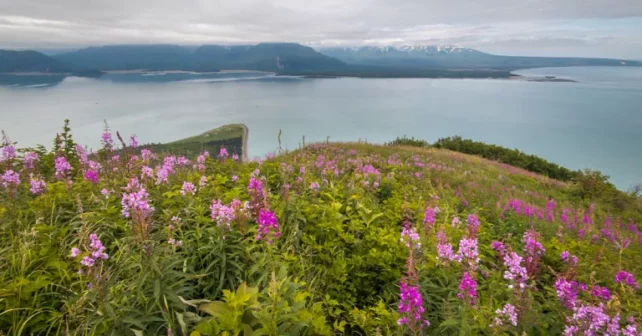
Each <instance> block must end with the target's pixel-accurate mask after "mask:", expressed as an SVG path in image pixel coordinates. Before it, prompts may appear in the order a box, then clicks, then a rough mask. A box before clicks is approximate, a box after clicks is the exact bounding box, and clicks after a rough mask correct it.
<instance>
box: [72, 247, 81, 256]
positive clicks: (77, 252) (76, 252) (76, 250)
mask: <svg viewBox="0 0 642 336" xmlns="http://www.w3.org/2000/svg"><path fill="white" fill-rule="evenodd" d="M79 254H80V250H79V249H78V248H77V247H73V248H71V257H72V258H75V257H77V256H78V255H79Z"/></svg>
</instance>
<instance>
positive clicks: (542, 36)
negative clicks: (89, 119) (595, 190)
mask: <svg viewBox="0 0 642 336" xmlns="http://www.w3.org/2000/svg"><path fill="white" fill-rule="evenodd" d="M622 18H634V19H633V20H639V22H642V1H640V0H618V1H617V3H615V1H606V0H405V1H394V0H317V1H308V0H235V1H218V0H216V1H212V0H180V1H177V0H94V1H91V0H0V47H13V48H30V47H64V46H85V45H100V44H112V43H180V44H201V43H255V42H262V41H293V42H302V43H308V44H311V45H337V44H338V45H363V44H417V43H426V44H427V43H431V44H462V45H466V46H471V47H480V48H486V49H488V50H493V51H496V50H500V51H502V50H504V51H503V52H511V48H512V49H515V50H518V48H521V49H519V50H522V49H529V50H530V49H536V48H538V47H541V48H543V49H542V50H547V52H549V51H550V52H553V53H554V51H555V49H554V48H555V47H558V48H562V47H563V48H564V50H566V49H568V48H572V46H573V45H576V46H581V47H582V48H588V46H593V47H594V45H592V44H591V43H593V41H597V40H599V39H600V38H602V39H604V38H608V37H611V40H610V41H611V42H609V43H611V45H612V46H613V48H612V49H613V50H615V51H614V52H613V54H614V56H615V54H618V56H622V55H621V54H622V53H624V54H626V56H627V57H637V58H642V47H640V44H641V42H640V41H641V40H640V37H639V36H638V35H639V34H636V33H635V32H636V29H635V27H637V28H638V29H639V28H642V23H641V24H638V25H637V26H634V27H631V28H628V30H627V28H626V27H623V28H622V27H620V28H619V30H618V31H616V32H613V31H610V30H609V29H608V28H599V27H598V28H592V29H590V30H588V31H587V29H585V28H580V27H573V25H572V23H574V22H576V21H578V20H579V21H581V20H587V19H589V20H590V19H599V20H602V21H603V22H607V23H608V22H609V21H610V20H612V21H617V20H618V19H622ZM569 23H570V25H569ZM638 33H639V32H638ZM561 41H566V42H567V43H568V44H565V43H563V42H561ZM510 43H515V46H514V47H511V45H510ZM598 49H599V48H596V51H599V50H598ZM515 50H513V51H515ZM560 50H561V49H560ZM624 51H626V52H624ZM582 52H584V51H582Z"/></svg>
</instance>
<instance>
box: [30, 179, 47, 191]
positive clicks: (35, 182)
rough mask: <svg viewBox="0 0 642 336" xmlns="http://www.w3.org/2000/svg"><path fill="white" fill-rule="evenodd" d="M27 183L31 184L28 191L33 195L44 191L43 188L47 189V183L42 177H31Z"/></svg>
mask: <svg viewBox="0 0 642 336" xmlns="http://www.w3.org/2000/svg"><path fill="white" fill-rule="evenodd" d="M29 184H30V186H31V187H30V188H29V191H31V193H32V194H34V195H38V194H40V193H42V192H43V191H45V189H47V183H45V180H43V179H42V178H33V177H32V178H31V180H30V181H29Z"/></svg>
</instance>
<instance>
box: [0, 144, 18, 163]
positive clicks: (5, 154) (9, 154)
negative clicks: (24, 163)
mask: <svg viewBox="0 0 642 336" xmlns="http://www.w3.org/2000/svg"><path fill="white" fill-rule="evenodd" d="M15 157H16V148H15V147H14V146H13V145H11V144H8V145H6V146H5V147H3V148H2V155H0V162H5V161H9V160H13V159H14V158H15Z"/></svg>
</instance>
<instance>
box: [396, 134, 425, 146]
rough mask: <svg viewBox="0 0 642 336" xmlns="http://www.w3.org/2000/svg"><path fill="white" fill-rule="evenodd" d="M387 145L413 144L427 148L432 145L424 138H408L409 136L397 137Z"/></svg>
mask: <svg viewBox="0 0 642 336" xmlns="http://www.w3.org/2000/svg"><path fill="white" fill-rule="evenodd" d="M386 146H412V147H422V148H426V147H428V146H430V144H429V143H428V141H426V140H422V139H415V137H412V138H408V137H407V136H405V135H404V136H403V137H397V138H396V139H394V140H392V141H390V142H388V143H386Z"/></svg>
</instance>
